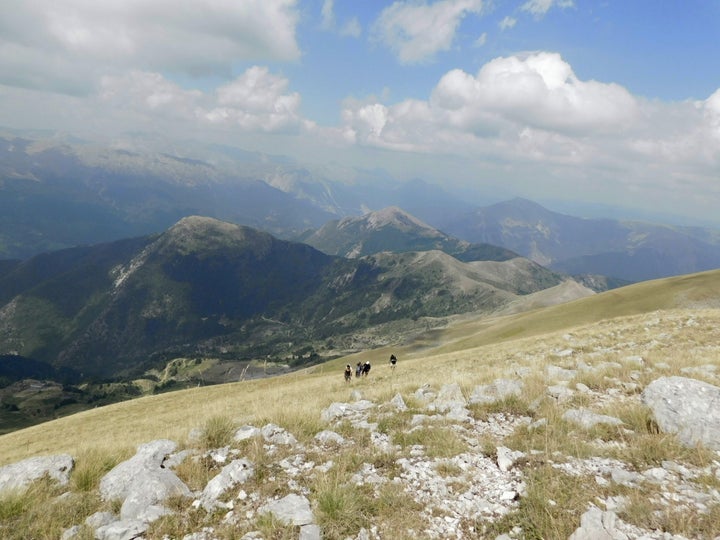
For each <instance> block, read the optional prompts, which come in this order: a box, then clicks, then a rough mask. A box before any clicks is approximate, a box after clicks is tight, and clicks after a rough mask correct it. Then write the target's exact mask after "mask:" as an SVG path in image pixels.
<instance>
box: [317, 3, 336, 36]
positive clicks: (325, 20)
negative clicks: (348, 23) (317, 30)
mask: <svg viewBox="0 0 720 540" xmlns="http://www.w3.org/2000/svg"><path fill="white" fill-rule="evenodd" d="M320 17H321V18H322V27H323V29H325V30H331V29H332V28H335V0H325V1H324V2H323V5H322V7H321V8H320Z"/></svg>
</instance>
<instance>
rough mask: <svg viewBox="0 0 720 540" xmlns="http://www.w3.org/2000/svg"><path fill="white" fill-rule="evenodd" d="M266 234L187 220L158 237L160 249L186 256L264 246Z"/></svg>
mask: <svg viewBox="0 0 720 540" xmlns="http://www.w3.org/2000/svg"><path fill="white" fill-rule="evenodd" d="M270 241H271V236H270V235H269V234H267V233H263V232H261V231H258V230H255V229H251V228H249V227H244V226H242V225H236V224H234V223H228V222H226V221H221V220H219V219H215V218H210V217H205V216H188V217H184V218H182V219H181V220H180V221H178V222H177V223H176V224H175V225H173V226H172V227H170V228H169V229H168V230H167V232H165V233H164V234H163V235H162V237H161V241H160V243H161V245H162V247H163V248H164V249H175V250H177V251H178V252H179V253H182V254H188V253H192V252H196V251H206V250H212V249H219V248H223V247H230V246H235V247H237V246H247V245H248V244H254V245H258V244H267V243H269V242H270Z"/></svg>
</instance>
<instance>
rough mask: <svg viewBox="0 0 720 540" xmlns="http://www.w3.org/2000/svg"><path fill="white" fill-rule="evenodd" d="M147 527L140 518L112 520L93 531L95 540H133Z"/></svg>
mask: <svg viewBox="0 0 720 540" xmlns="http://www.w3.org/2000/svg"><path fill="white" fill-rule="evenodd" d="M147 529H148V524H147V523H145V522H143V521H140V520H123V521H114V522H112V523H110V524H108V525H103V526H102V527H100V528H99V529H97V530H96V531H95V540H135V539H136V538H140V537H141V536H142V535H143V534H144V533H145V531H147Z"/></svg>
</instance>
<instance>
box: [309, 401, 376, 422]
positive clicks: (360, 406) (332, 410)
mask: <svg viewBox="0 0 720 540" xmlns="http://www.w3.org/2000/svg"><path fill="white" fill-rule="evenodd" d="M374 406H375V405H374V404H373V402H372V401H368V400H367V399H361V400H359V401H355V402H353V403H338V402H335V403H331V404H330V406H329V407H328V408H327V409H323V410H322V411H321V412H320V419H321V420H322V421H323V422H333V421H335V420H342V419H344V418H357V417H358V416H360V415H362V413H364V412H365V411H367V410H369V409H372V408H373V407H374Z"/></svg>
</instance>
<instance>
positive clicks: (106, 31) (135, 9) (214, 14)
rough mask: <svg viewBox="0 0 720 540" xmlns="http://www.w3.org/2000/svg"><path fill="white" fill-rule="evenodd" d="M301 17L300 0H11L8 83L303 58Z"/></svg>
mask: <svg viewBox="0 0 720 540" xmlns="http://www.w3.org/2000/svg"><path fill="white" fill-rule="evenodd" d="M8 4H9V5H8ZM298 18H299V15H298V10H297V6H296V0H243V1H242V2H237V1H235V0H212V1H210V2H195V3H183V4H178V3H177V2H175V1H173V0H103V1H102V2H88V1H86V0H64V1H63V2H57V1H55V0H32V1H23V0H8V2H6V3H5V5H4V6H3V8H2V17H0V83H3V84H8V85H17V86H25V87H30V88H41V89H48V90H56V91H61V92H62V91H68V90H73V89H75V90H77V91H80V90H81V89H83V88H85V89H88V88H90V87H91V86H92V84H93V82H94V81H96V80H97V79H98V78H99V76H102V75H105V74H108V72H109V71H111V70H112V71H116V72H119V71H125V70H133V69H134V70H145V71H158V72H160V71H162V72H176V73H183V74H189V75H208V74H215V75H218V74H220V75H227V74H228V73H230V71H231V66H232V64H233V63H234V62H236V61H238V60H250V61H270V60H295V59H297V58H299V55H300V50H299V47H298V45H297V42H296V38H295V29H296V25H297V22H298Z"/></svg>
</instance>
